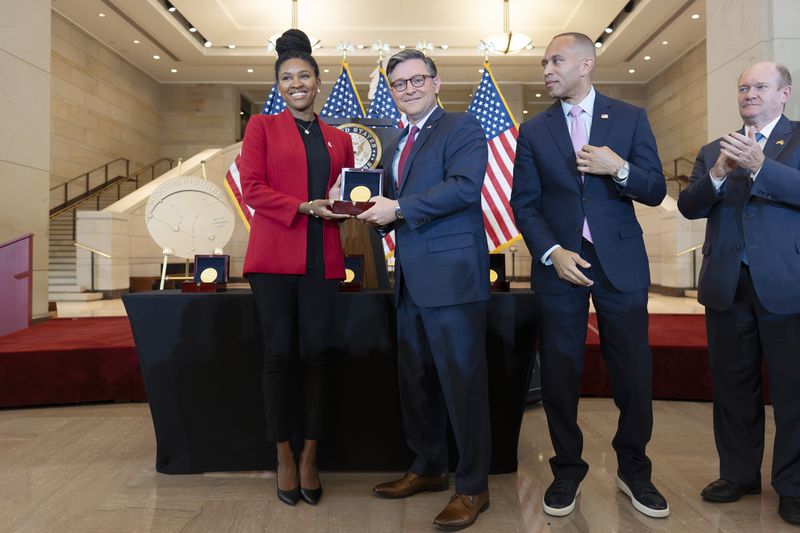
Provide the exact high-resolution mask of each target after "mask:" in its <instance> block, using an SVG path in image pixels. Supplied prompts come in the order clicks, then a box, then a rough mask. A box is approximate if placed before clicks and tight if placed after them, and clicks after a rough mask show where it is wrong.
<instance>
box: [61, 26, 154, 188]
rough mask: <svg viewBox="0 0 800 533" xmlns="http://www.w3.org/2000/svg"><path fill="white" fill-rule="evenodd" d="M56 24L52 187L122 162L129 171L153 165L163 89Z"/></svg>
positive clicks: (79, 32)
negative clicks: (118, 159)
mask: <svg viewBox="0 0 800 533" xmlns="http://www.w3.org/2000/svg"><path fill="white" fill-rule="evenodd" d="M52 21H53V27H52V53H51V54H50V58H49V59H50V61H51V64H52V69H53V70H52V72H53V76H52V90H51V102H52V103H51V106H52V113H51V116H50V126H51V131H50V143H51V151H50V174H51V177H50V179H51V183H52V185H57V184H59V183H63V182H65V181H68V180H70V179H72V178H75V177H77V176H79V175H80V174H82V173H84V172H87V171H88V170H91V169H93V168H96V167H98V166H101V165H104V164H106V163H107V162H109V161H111V160H112V159H116V158H118V157H124V158H126V159H130V160H131V167H130V170H131V171H133V170H136V169H138V168H141V167H143V166H145V165H148V164H150V163H152V162H153V161H154V160H156V159H157V158H158V157H160V147H159V146H160V133H159V120H160V114H159V96H160V86H159V84H158V83H157V82H156V81H155V80H153V79H152V78H151V77H149V76H148V75H147V74H145V73H144V72H142V71H141V70H139V69H138V68H136V67H134V66H133V65H132V64H131V63H129V62H128V61H126V60H125V59H124V58H122V57H121V56H119V55H118V54H117V53H116V52H113V51H112V50H111V49H110V48H107V47H106V46H104V45H103V44H102V43H101V42H100V41H98V40H97V39H95V38H94V37H92V36H90V35H88V34H87V33H86V32H84V31H83V30H82V29H80V28H78V27H77V26H75V25H74V24H73V23H72V22H70V21H69V20H67V19H65V18H64V17H62V16H61V15H59V14H58V13H56V12H55V11H53V12H52ZM115 170H122V167H120V169H115ZM112 177H113V176H112ZM98 179H99V176H98ZM98 184H99V181H98Z"/></svg>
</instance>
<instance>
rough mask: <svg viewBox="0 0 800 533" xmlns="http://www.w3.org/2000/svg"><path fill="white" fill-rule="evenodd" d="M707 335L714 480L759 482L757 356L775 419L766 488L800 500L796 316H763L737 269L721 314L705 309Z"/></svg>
mask: <svg viewBox="0 0 800 533" xmlns="http://www.w3.org/2000/svg"><path fill="white" fill-rule="evenodd" d="M706 328H707V331H708V352H709V357H710V362H711V377H712V380H713V383H714V439H715V441H716V444H717V452H718V453H719V460H720V477H721V478H723V479H727V480H729V481H733V482H735V483H740V484H742V485H750V484H753V483H756V482H758V481H760V479H761V459H762V456H763V453H764V396H763V390H762V380H763V377H762V375H761V358H762V356H763V358H764V359H765V360H766V366H767V371H768V376H769V394H770V399H771V400H772V405H773V408H774V413H775V447H774V449H773V457H772V486H773V487H775V490H776V491H777V493H778V494H780V495H781V496H792V497H800V396H798V391H800V314H792V315H779V314H774V313H770V312H768V311H767V310H766V309H764V306H763V305H762V304H761V302H760V301H759V299H758V295H757V294H756V292H755V289H754V288H753V281H752V279H751V277H750V270H749V269H748V268H747V267H746V266H744V265H742V268H741V272H740V275H739V283H738V286H737V288H736V296H735V297H734V300H733V303H732V304H731V306H730V307H729V308H728V309H727V310H725V311H714V310H713V309H708V308H707V309H706Z"/></svg>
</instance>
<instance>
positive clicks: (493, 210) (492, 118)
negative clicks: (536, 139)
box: [467, 63, 519, 252]
mask: <svg viewBox="0 0 800 533" xmlns="http://www.w3.org/2000/svg"><path fill="white" fill-rule="evenodd" d="M467 112H469V113H472V114H473V115H475V117H476V118H477V119H478V120H480V121H481V125H482V126H483V131H484V133H486V141H487V142H488V144H489V163H488V164H487V165H486V178H485V179H484V181H483V191H482V194H481V205H482V206H483V223H484V226H485V227H486V238H487V240H488V241H489V250H491V251H492V252H498V251H500V250H501V249H502V248H505V247H506V246H508V245H510V244H511V243H512V242H514V241H516V240H517V239H519V231H517V227H516V226H515V225H514V216H513V215H512V213H511V206H510V205H509V203H508V200H509V198H510V197H511V181H512V176H513V171H514V154H515V153H516V150H517V135H518V131H517V123H516V122H515V121H514V117H513V116H511V110H509V109H508V105H507V104H506V101H505V99H504V98H503V95H502V94H501V93H500V89H499V88H498V87H497V82H496V81H495V79H494V76H492V71H491V70H490V69H489V63H485V64H484V67H483V77H482V78H481V82H480V84H479V85H478V89H477V90H476V91H475V96H474V97H473V98H472V102H470V104H469V107H468V108H467Z"/></svg>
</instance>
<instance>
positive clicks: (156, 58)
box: [153, 55, 161, 61]
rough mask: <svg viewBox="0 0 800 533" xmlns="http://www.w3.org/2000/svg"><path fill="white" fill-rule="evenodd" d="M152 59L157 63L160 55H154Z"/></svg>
mask: <svg viewBox="0 0 800 533" xmlns="http://www.w3.org/2000/svg"><path fill="white" fill-rule="evenodd" d="M153 59H155V60H156V61H158V60H159V59H161V56H160V55H154V56H153Z"/></svg>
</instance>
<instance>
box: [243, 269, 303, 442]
mask: <svg viewBox="0 0 800 533" xmlns="http://www.w3.org/2000/svg"><path fill="white" fill-rule="evenodd" d="M248 280H249V281H250V287H251V288H252V290H253V296H254V297H255V299H256V308H257V310H258V319H259V322H260V324H261V334H262V341H263V346H264V359H263V371H262V377H261V386H262V393H263V395H264V410H265V413H266V420H267V438H268V439H269V440H270V441H271V442H285V441H288V440H289V439H290V438H291V435H292V423H293V420H294V406H295V402H294V401H292V398H293V397H294V395H295V391H296V390H297V382H298V380H297V373H296V364H295V362H296V361H297V342H296V339H297V276H285V275H280V274H249V275H248Z"/></svg>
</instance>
